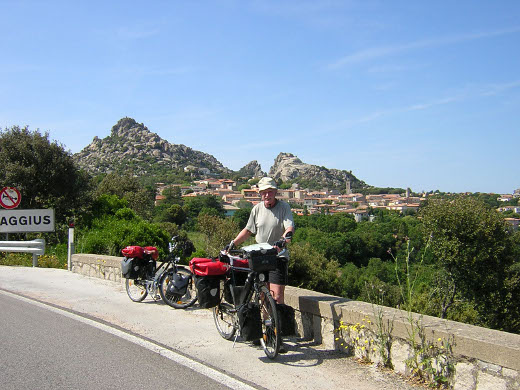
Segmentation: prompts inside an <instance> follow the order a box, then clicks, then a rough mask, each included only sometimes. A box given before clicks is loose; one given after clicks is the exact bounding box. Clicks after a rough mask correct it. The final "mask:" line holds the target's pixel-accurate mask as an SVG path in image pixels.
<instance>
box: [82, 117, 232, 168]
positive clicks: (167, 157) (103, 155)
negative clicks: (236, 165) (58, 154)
mask: <svg viewBox="0 0 520 390" xmlns="http://www.w3.org/2000/svg"><path fill="white" fill-rule="evenodd" d="M73 157H74V159H75V160H76V162H77V163H78V165H79V166H80V167H81V168H83V169H85V170H86V171H87V172H89V173H91V174H102V173H110V172H121V173H123V172H125V173H128V171H130V172H133V174H134V175H136V176H167V175H169V174H171V173H172V171H184V170H186V168H187V167H188V166H189V167H190V172H191V173H193V174H197V172H199V173H200V174H201V175H211V174H213V175H215V174H221V173H229V172H231V171H230V170H229V169H227V168H225V167H224V166H223V165H222V164H221V163H220V162H219V161H217V159H215V157H213V156H211V155H209V154H207V153H203V152H199V151H196V150H193V149H191V148H189V147H187V146H185V145H175V144H171V143H169V142H168V141H166V140H164V139H162V138H161V137H159V135H157V134H156V133H153V132H151V131H150V130H148V128H147V127H146V126H145V125H144V124H142V123H137V122H136V121H135V119H133V118H128V117H125V118H122V119H120V120H119V121H118V122H117V123H116V124H115V125H114V126H113V127H112V131H111V133H110V135H109V136H108V137H106V138H103V139H100V138H98V137H94V139H93V141H92V143H91V144H90V145H88V146H87V147H85V148H84V149H83V150H81V151H80V152H79V153H76V154H75V155H74V156H73Z"/></svg>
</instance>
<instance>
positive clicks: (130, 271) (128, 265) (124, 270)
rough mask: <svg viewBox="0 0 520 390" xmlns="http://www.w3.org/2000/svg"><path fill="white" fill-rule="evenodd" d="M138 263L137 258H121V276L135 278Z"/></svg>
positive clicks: (137, 272)
mask: <svg viewBox="0 0 520 390" xmlns="http://www.w3.org/2000/svg"><path fill="white" fill-rule="evenodd" d="M139 268H140V265H139V264H137V260H136V259H133V258H127V257H125V258H124V259H123V260H121V276H122V277H123V278H126V279H137V277H138V275H139Z"/></svg>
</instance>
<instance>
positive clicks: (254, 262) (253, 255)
mask: <svg viewBox="0 0 520 390" xmlns="http://www.w3.org/2000/svg"><path fill="white" fill-rule="evenodd" d="M277 254H278V252H277V250H276V249H275V248H271V249H256V250H252V251H247V252H245V257H246V259H247V260H248V262H249V268H251V270H253V271H255V272H268V271H274V270H275V269H276V268H277V265H278V258H277V257H276V256H277Z"/></svg>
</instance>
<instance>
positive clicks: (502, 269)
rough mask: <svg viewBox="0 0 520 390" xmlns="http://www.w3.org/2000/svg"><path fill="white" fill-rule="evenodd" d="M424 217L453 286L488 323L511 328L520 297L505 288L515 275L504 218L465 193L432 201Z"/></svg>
mask: <svg viewBox="0 0 520 390" xmlns="http://www.w3.org/2000/svg"><path fill="white" fill-rule="evenodd" d="M422 217H423V221H424V222H423V223H424V228H425V230H426V232H427V234H431V248H432V251H433V253H434V255H435V256H436V257H437V261H438V262H439V263H440V265H441V266H442V268H443V269H444V271H445V272H446V274H445V275H446V277H447V278H448V279H449V281H450V283H453V288H454V289H456V291H458V293H459V294H460V295H461V296H462V297H464V298H465V299H467V300H469V301H470V302H475V303H476V310H477V311H478V313H479V316H480V321H481V322H482V323H483V324H484V325H487V326H491V327H493V328H495V329H505V330H512V329H511V327H512V326H513V322H514V319H512V318H511V316H510V313H511V312H512V310H511V309H512V308H511V304H512V305H513V306H515V305H516V307H517V308H518V305H519V304H518V302H519V301H520V299H518V298H520V297H511V296H510V294H511V291H508V290H507V288H506V286H507V285H508V283H513V284H514V285H516V282H515V281H512V280H509V279H508V275H509V276H515V277H516V273H512V272H511V269H512V268H511V267H512V266H513V265H514V257H513V246H512V236H511V235H510V234H509V233H508V231H507V228H506V226H505V223H504V221H503V219H502V217H501V216H500V215H499V214H498V213H497V212H496V211H495V210H493V209H491V208H489V207H488V206H487V205H486V204H484V203H483V202H481V201H479V200H477V199H475V198H472V197H462V196H459V197H456V198H454V199H452V200H449V201H442V200H440V201H431V202H430V203H429V204H428V205H427V206H426V207H425V208H424V209H423V211H422ZM515 291H517V290H515ZM512 299H515V301H512ZM516 310H517V311H518V309H516ZM513 327H514V326H513Z"/></svg>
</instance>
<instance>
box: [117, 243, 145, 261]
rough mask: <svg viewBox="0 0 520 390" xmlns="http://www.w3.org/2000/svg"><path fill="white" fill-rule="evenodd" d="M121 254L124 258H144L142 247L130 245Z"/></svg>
mask: <svg viewBox="0 0 520 390" xmlns="http://www.w3.org/2000/svg"><path fill="white" fill-rule="evenodd" d="M121 253H122V254H123V256H125V257H132V258H137V259H142V258H143V257H144V248H143V247H142V246H137V245H130V246H127V247H126V248H123V249H122V250H121Z"/></svg>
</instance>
